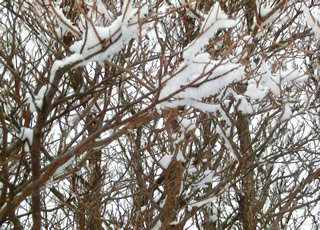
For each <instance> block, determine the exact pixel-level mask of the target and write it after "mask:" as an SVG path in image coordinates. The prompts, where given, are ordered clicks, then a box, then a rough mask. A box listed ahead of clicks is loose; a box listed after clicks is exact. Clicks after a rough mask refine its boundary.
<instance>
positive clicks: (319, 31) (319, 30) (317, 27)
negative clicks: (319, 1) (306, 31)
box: [302, 5, 320, 39]
mask: <svg viewBox="0 0 320 230" xmlns="http://www.w3.org/2000/svg"><path fill="white" fill-rule="evenodd" d="M302 8H303V13H304V15H305V17H306V21H307V23H308V25H309V26H310V27H311V29H312V31H313V33H314V35H315V36H316V38H317V39H320V23H319V21H318V20H317V19H316V18H315V17H314V15H312V14H311V13H310V10H309V9H308V7H307V6H305V5H303V6H302Z"/></svg>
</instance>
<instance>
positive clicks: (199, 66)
mask: <svg viewBox="0 0 320 230" xmlns="http://www.w3.org/2000/svg"><path fill="white" fill-rule="evenodd" d="M235 24H236V21H235V20H232V19H228V17H227V15H226V14H225V13H224V12H223V11H222V10H221V8H220V5H219V4H218V3H216V4H215V5H214V7H213V8H212V10H211V11H210V12H209V14H208V15H207V16H206V17H205V19H204V22H203V25H202V27H201V30H200V34H199V36H198V38H197V39H196V40H195V41H193V42H192V43H191V44H190V45H189V46H187V47H186V48H185V50H184V52H183V62H182V63H181V64H180V65H179V67H178V68H177V70H176V71H175V72H174V73H172V74H171V75H168V76H166V77H165V78H164V79H163V81H162V85H164V87H163V89H162V91H161V94H160V99H165V98H170V97H174V98H179V100H183V99H193V100H201V99H202V98H206V97H208V96H211V95H214V94H216V93H217V92H219V91H220V90H221V89H223V88H224V87H226V86H228V85H229V84H230V83H232V82H234V81H237V80H240V79H241V78H242V76H243V73H244V67H243V66H242V65H240V64H238V63H233V62H232V61H231V58H230V60H224V61H221V60H211V57H210V54H209V53H201V52H202V49H203V48H204V47H205V45H207V44H208V42H209V40H210V38H212V36H213V35H214V34H215V33H216V32H217V31H218V30H219V29H222V28H231V27H233V26H235ZM188 101H189V102H192V100H188ZM180 104H181V103H180ZM163 105H164V106H170V105H169V103H166V102H165V103H163Z"/></svg>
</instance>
